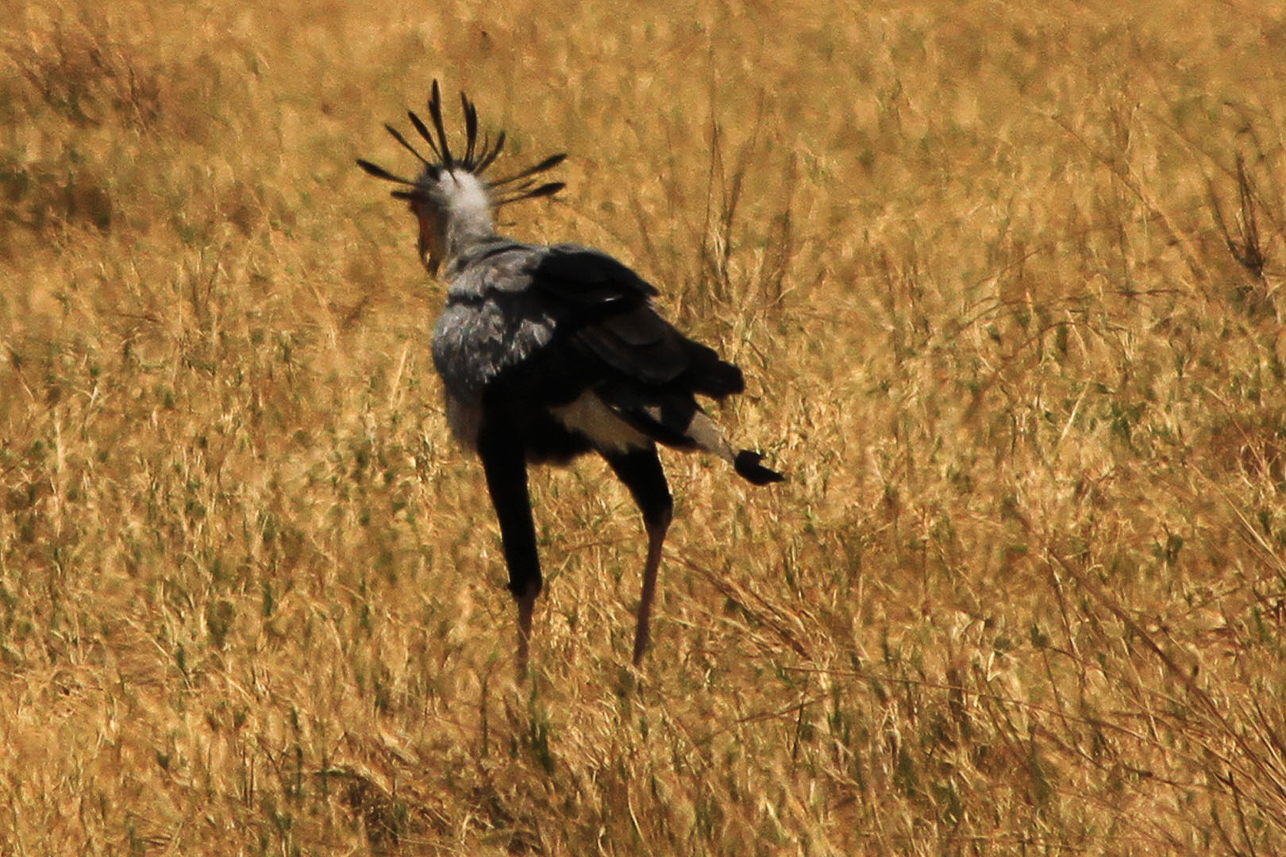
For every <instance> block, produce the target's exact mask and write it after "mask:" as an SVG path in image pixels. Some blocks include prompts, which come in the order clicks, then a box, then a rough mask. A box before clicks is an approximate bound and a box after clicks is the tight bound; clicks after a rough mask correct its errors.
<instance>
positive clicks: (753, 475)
mask: <svg viewBox="0 0 1286 857" xmlns="http://www.w3.org/2000/svg"><path fill="white" fill-rule="evenodd" d="M763 459H764V457H763V456H762V455H761V454H759V453H758V452H752V451H750V450H749V449H743V450H742V451H741V452H738V453H737V457H736V459H734V460H733V462H732V466H733V467H734V468H735V469H736V471H737V475H739V476H740V477H741V478H742V479H745V480H746V481H747V482H749V483H751V484H752V485H771V484H772V483H774V482H784V481H785V480H786V477H785V476H782V475H781V474H780V473H778V472H777V471H776V470H769V469H768V468H767V467H764V466H763V465H762V464H760V463H759V462H761V461H763Z"/></svg>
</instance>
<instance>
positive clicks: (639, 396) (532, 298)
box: [357, 81, 783, 680]
mask: <svg viewBox="0 0 1286 857" xmlns="http://www.w3.org/2000/svg"><path fill="white" fill-rule="evenodd" d="M460 101H461V104H462V105H463V108H464V122H465V150H464V154H463V155H462V156H460V155H457V154H455V153H453V152H452V150H451V147H450V146H449V145H448V143H447V135H446V131H445V129H444V127H443V122H442V99H441V94H440V92H439V89H438V83H437V81H434V82H433V90H432V95H431V96H430V98H429V103H428V107H429V116H430V118H431V119H432V121H433V127H434V130H435V131H436V137H435V136H434V135H433V134H431V133H430V132H429V129H428V128H427V127H426V126H425V124H424V122H423V121H421V120H420V118H419V117H418V116H416V115H415V113H413V112H409V111H408V113H407V115H408V116H409V117H410V120H411V125H412V126H413V127H414V128H415V130H416V131H417V132H418V133H419V135H420V137H421V138H423V139H424V141H425V142H426V143H428V146H429V150H430V151H431V152H432V154H433V159H429V158H427V157H425V156H423V155H421V154H420V152H419V151H417V150H416V148H415V147H414V146H413V145H411V143H410V142H408V141H407V139H406V138H405V137H404V136H403V135H402V134H401V133H400V132H399V131H398V130H397V129H396V128H394V127H393V126H392V125H385V126H384V127H385V128H386V129H387V130H388V132H389V133H390V134H391V135H392V136H393V139H395V140H396V141H397V142H398V143H399V144H400V145H401V146H403V147H404V148H406V149H407V150H408V151H410V152H411V154H413V155H415V157H416V158H417V159H419V161H420V163H421V164H422V166H423V169H422V170H421V171H420V174H419V176H418V177H416V178H415V179H414V180H411V179H405V178H401V177H400V176H397V175H394V174H393V173H391V172H389V171H388V170H385V169H384V168H382V167H379V166H376V165H375V164H372V163H371V162H369V161H364V160H358V161H357V164H358V166H360V167H361V168H362V169H363V170H365V171H366V172H367V173H369V174H370V175H372V176H375V177H377V178H380V179H385V180H387V181H390V182H395V183H396V184H398V185H400V186H401V187H399V188H398V189H397V190H394V191H393V196H394V197H396V198H398V199H402V200H406V201H407V202H408V203H409V204H410V209H411V212H412V213H413V214H415V217H416V220H417V221H418V222H419V251H420V258H421V261H422V262H423V263H424V267H425V268H426V269H428V271H429V273H430V274H431V275H433V276H437V275H438V273H439V271H441V272H442V277H443V279H444V280H445V281H446V283H447V285H448V291H447V299H446V308H445V309H444V310H443V312H442V314H441V315H440V316H439V317H438V320H437V324H436V325H435V327H434V330H433V364H434V366H435V367H436V368H437V371H438V374H439V375H440V376H441V377H442V384H443V387H444V390H445V394H446V416H447V421H448V423H449V424H450V427H451V431H452V433H453V434H454V435H455V437H456V438H457V439H458V440H459V441H460V442H461V443H462V444H464V445H465V446H466V447H468V448H469V449H471V450H473V451H474V452H476V453H477V455H478V457H479V458H481V459H482V468H483V471H484V473H485V474H486V480H487V489H488V491H489V492H490V494H491V501H492V504H493V505H494V506H495V511H496V517H497V518H498V519H499V522H500V535H501V541H502V543H503V545H504V555H505V563H506V565H507V566H508V568H509V591H510V592H511V593H513V596H514V598H515V600H516V601H517V602H518V650H517V667H518V676H519V679H520V680H522V679H523V678H525V676H526V673H527V658H528V647H529V644H530V640H531V621H532V612H533V610H534V609H535V604H536V596H537V595H539V594H540V589H541V576H540V558H539V555H538V553H537V549H536V531H535V526H534V524H533V521H532V512H531V504H530V500H529V498H528V493H527V465H528V464H540V463H554V464H566V463H568V462H570V461H571V460H572V459H573V458H576V457H577V456H579V455H583V454H584V453H587V452H590V451H593V452H597V453H598V454H599V455H601V456H602V457H603V458H604V459H605V460H606V461H607V464H608V466H609V467H610V468H611V469H612V471H613V472H614V473H615V474H616V476H617V477H618V478H619V479H620V480H621V481H622V482H623V483H625V486H626V487H627V488H628V489H629V491H630V494H631V495H633V497H634V501H635V503H637V504H638V507H639V510H640V511H641V512H642V514H643V522H644V525H645V527H646V530H647V538H648V547H647V560H646V562H645V564H644V566H643V592H642V595H641V597H640V599H639V608H638V620H637V626H636V629H635V633H634V665H635V667H638V666H639V665H640V664H641V662H642V659H643V653H644V651H645V650H646V649H647V646H648V626H649V621H650V619H651V615H652V601H653V598H654V596H655V594H656V578H657V570H658V568H659V567H660V564H661V546H662V543H663V542H664V540H665V533H666V530H667V529H668V527H669V524H670V518H671V513H672V510H673V501H672V500H671V497H670V490H669V486H668V485H667V484H666V480H665V473H664V471H663V470H662V469H661V459H660V457H659V456H658V455H657V448H656V445H657V444H658V443H660V444H663V445H665V446H669V447H672V448H675V449H702V450H705V451H707V452H712V453H714V454H715V455H718V456H719V457H721V458H724V459H726V460H727V461H728V462H729V463H731V464H732V466H733V467H734V469H735V470H736V472H737V473H738V474H740V475H741V476H742V477H743V478H745V479H746V480H748V481H749V482H751V483H753V484H755V485H767V484H769V483H772V482H779V481H781V480H782V478H783V477H782V476H781V474H779V473H776V472H774V471H772V470H769V469H768V468H767V467H764V466H763V465H762V464H760V460H761V459H762V456H761V455H760V454H759V453H757V452H752V451H750V450H744V449H743V450H741V451H740V452H734V451H733V448H732V447H731V446H730V445H729V444H728V441H727V440H725V439H724V436H723V433H722V432H721V431H720V429H719V427H718V426H717V425H716V424H715V423H714V421H713V420H711V419H710V417H709V416H708V415H707V414H706V412H705V411H704V410H702V408H701V407H700V405H698V404H697V401H696V398H695V395H696V394H700V395H703V396H708V397H711V398H714V399H723V398H724V397H726V396H729V395H731V394H733V393H740V392H742V391H743V390H744V389H745V382H744V381H743V380H742V375H741V370H740V369H738V368H737V367H736V366H733V365H732V364H731V363H727V362H725V361H724V360H721V359H720V358H719V356H718V355H717V354H715V352H714V351H713V350H712V349H710V348H708V347H706V346H705V345H701V344H699V343H697V342H694V341H692V340H691V339H688V338H687V337H686V336H684V335H683V334H681V333H680V332H679V331H678V330H676V329H675V328H674V327H673V326H671V325H670V323H669V322H667V321H666V320H665V319H664V318H662V317H661V314H660V313H659V312H658V311H657V308H656V306H655V305H654V304H653V302H652V299H653V298H654V297H655V296H656V295H657V290H656V289H655V288H654V287H653V286H652V285H651V284H650V283H648V282H646V281H645V280H643V279H642V278H641V277H640V276H639V275H638V274H636V273H634V272H633V271H631V270H630V269H629V268H627V267H625V265H623V264H621V263H620V262H618V261H617V260H615V259H613V258H612V257H611V256H608V255H606V254H605V253H601V252H599V251H597V250H592V249H589V248H586V247H580V246H577V245H575V244H554V245H552V246H538V245H532V244H522V243H519V242H517V241H513V240H511V239H509V238H505V237H503V236H501V235H498V234H497V233H496V229H495V224H494V220H493V214H494V212H495V211H496V210H497V209H499V208H501V207H503V206H506V205H509V204H510V203H514V202H518V201H519V200H524V199H534V198H537V197H549V196H553V195H554V194H555V193H557V192H558V191H559V190H561V189H562V188H563V184H562V183H561V182H548V183H543V184H541V183H538V180H537V179H536V178H534V177H535V176H538V175H539V174H541V173H543V172H545V171H547V170H549V169H551V168H553V167H555V166H557V165H558V164H559V163H561V162H562V161H563V159H564V158H565V157H566V156H565V155H554V156H552V157H549V158H546V159H545V160H543V161H541V162H540V163H538V164H536V165H535V166H532V167H529V168H527V169H524V170H521V171H519V172H517V173H515V174H514V175H512V176H509V177H508V178H503V179H495V180H493V179H491V178H488V177H486V176H485V174H486V171H487V169H488V167H490V166H491V165H492V163H493V162H494V161H495V160H496V157H497V156H498V155H499V154H500V151H501V149H502V148H503V147H504V144H505V134H504V132H503V131H502V132H501V133H500V134H498V135H497V136H496V139H495V141H494V142H491V141H490V139H489V136H488V137H484V138H483V140H482V142H481V145H479V141H478V114H477V110H476V108H475V107H474V105H473V103H472V102H470V101H469V99H468V98H467V97H466V96H465V95H464V93H461V94H460Z"/></svg>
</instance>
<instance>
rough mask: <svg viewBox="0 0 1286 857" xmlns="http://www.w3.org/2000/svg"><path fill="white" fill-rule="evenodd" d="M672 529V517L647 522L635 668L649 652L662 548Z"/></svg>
mask: <svg viewBox="0 0 1286 857" xmlns="http://www.w3.org/2000/svg"><path fill="white" fill-rule="evenodd" d="M669 528H670V516H669V515H668V514H667V515H666V516H665V517H664V519H660V520H658V521H657V522H656V523H655V524H654V523H653V522H651V521H648V522H647V562H646V563H645V564H644V565H643V593H642V594H641V595H640V596H639V618H638V624H637V625H635V627H634V666H635V667H639V666H642V664H643V653H644V652H645V651H647V644H648V640H649V639H650V636H651V632H650V627H651V623H652V601H653V599H655V598H656V576H657V572H658V571H659V570H660V568H661V546H662V545H663V544H664V543H665V533H666V530H668V529H669Z"/></svg>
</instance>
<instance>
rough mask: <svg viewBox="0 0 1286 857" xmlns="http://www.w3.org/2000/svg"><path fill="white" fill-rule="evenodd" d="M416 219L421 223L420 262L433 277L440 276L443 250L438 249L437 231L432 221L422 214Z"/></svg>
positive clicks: (417, 215) (419, 240)
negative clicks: (439, 270)
mask: <svg viewBox="0 0 1286 857" xmlns="http://www.w3.org/2000/svg"><path fill="white" fill-rule="evenodd" d="M416 219H417V220H418V221H419V223H420V236H419V239H418V240H417V242H416V243H417V244H418V245H419V249H420V262H421V263H422V264H423V265H424V268H425V270H427V271H428V272H429V274H430V275H431V276H434V277H436V276H437V275H438V269H439V268H441V267H442V256H441V248H439V247H438V236H437V230H436V229H434V228H433V222H432V219H431V218H429V217H426V216H424V215H422V214H419V213H418V212H417V213H416Z"/></svg>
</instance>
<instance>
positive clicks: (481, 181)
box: [357, 80, 567, 275]
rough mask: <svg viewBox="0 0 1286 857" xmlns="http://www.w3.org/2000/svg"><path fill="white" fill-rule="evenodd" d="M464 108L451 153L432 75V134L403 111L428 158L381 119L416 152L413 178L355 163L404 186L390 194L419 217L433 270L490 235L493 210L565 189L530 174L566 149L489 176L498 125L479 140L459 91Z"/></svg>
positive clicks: (424, 257)
mask: <svg viewBox="0 0 1286 857" xmlns="http://www.w3.org/2000/svg"><path fill="white" fill-rule="evenodd" d="M460 103H461V105H462V106H463V108H464V123H465V151H464V155H463V156H457V155H453V154H452V152H451V147H450V146H449V145H448V144H447V135H446V130H445V128H444V126H443V122H442V96H441V92H440V90H439V89H438V82H437V81H436V80H435V81H433V91H432V94H431V95H430V96H429V118H430V119H432V120H433V128H434V130H435V131H436V132H437V136H436V139H435V138H434V135H433V134H431V133H429V128H428V127H427V126H426V125H425V124H424V122H423V121H421V120H420V117H419V116H416V115H415V113H413V112H411V111H407V116H408V117H409V118H410V120H411V125H412V126H413V127H414V128H415V130H416V132H417V133H418V134H419V135H420V137H422V138H423V139H424V141H425V142H426V143H428V144H429V150H430V151H431V152H432V154H433V157H432V159H430V158H426V157H425V156H424V155H421V154H420V153H419V151H417V150H416V148H415V147H414V146H412V145H411V144H410V142H408V141H407V139H406V138H405V137H404V136H402V134H401V132H399V131H398V130H397V129H396V128H394V127H393V126H392V125H387V124H386V125H385V126H384V127H385V128H386V129H388V132H389V133H390V134H392V135H393V139H394V140H396V141H397V142H398V143H400V144H401V145H402V146H403V147H404V148H405V149H406V150H407V151H409V152H410V153H411V154H413V155H415V157H416V158H418V159H419V161H420V163H421V164H422V165H423V167H424V168H423V169H422V170H421V171H420V174H419V176H417V177H416V178H415V179H414V180H411V179H405V178H402V177H401V176H397V175H394V174H393V173H391V172H389V171H388V170H386V169H384V168H383V167H380V166H377V165H375V164H373V163H371V162H370V161H365V160H361V159H358V161H357V165H358V166H359V167H361V168H362V169H363V170H365V171H366V172H367V173H369V174H370V175H373V176H375V177H376V178H381V179H384V180H386V181H391V182H395V183H397V184H399V185H401V186H402V187H399V188H398V189H397V190H395V191H393V196H395V197H397V198H398V199H403V200H406V201H407V203H408V204H409V205H410V208H411V212H412V213H413V214H415V217H416V220H417V221H418V222H419V238H418V244H419V249H420V260H421V261H422V262H423V263H424V267H425V268H427V269H428V271H429V273H431V274H434V275H436V274H437V272H438V269H439V268H440V267H441V265H442V263H443V261H445V260H449V259H452V258H454V257H455V256H457V255H458V254H459V253H460V252H462V251H463V250H464V249H465V248H466V246H467V244H468V243H469V242H470V241H477V240H478V239H481V238H487V237H489V236H491V235H494V234H495V232H494V228H493V225H492V216H491V215H492V211H493V210H494V209H496V208H499V207H501V206H504V205H508V204H509V203H511V202H518V201H519V200H523V199H532V198H534V197H540V196H553V195H554V194H556V193H558V191H560V190H562V189H563V183H562V182H545V183H543V184H542V183H540V182H538V181H537V180H536V179H535V178H534V177H535V176H537V175H539V174H540V173H543V172H545V171H546V170H549V169H552V168H553V167H556V166H557V165H558V164H560V163H562V161H563V159H564V158H565V157H567V156H566V155H561V154H560V155H553V156H551V157H548V158H546V159H545V160H543V161H541V162H540V163H538V164H536V165H535V166H532V167H528V168H527V169H525V170H520V171H519V172H517V173H515V174H514V175H511V176H509V177H508V178H503V179H497V180H494V181H493V180H491V179H489V178H487V177H486V176H485V175H484V174H485V173H486V170H487V168H488V167H490V166H491V164H492V163H493V162H494V161H495V160H496V158H497V156H499V155H500V151H501V150H502V149H503V148H504V145H505V133H504V132H503V131H501V132H500V133H499V134H498V135H496V139H495V141H494V142H493V141H492V140H491V139H490V137H489V136H484V137H483V139H482V142H481V144H479V141H478V111H477V109H476V108H475V107H474V106H473V103H472V102H471V101H469V99H468V98H467V97H466V96H465V94H464V93H463V92H462V93H460Z"/></svg>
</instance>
